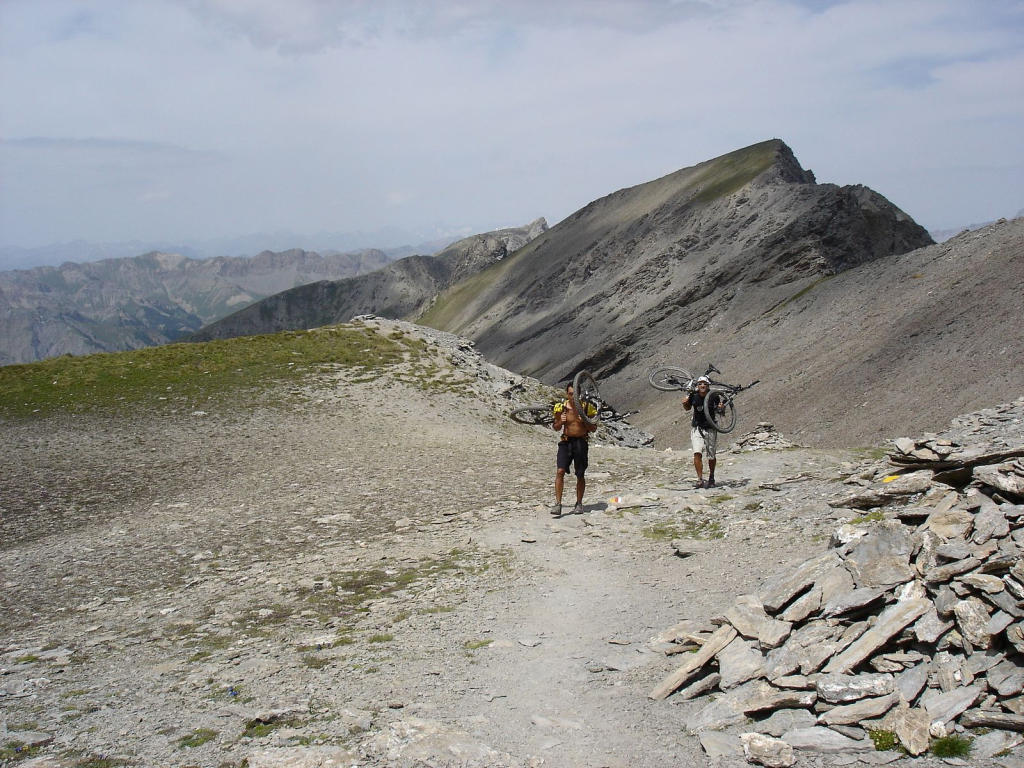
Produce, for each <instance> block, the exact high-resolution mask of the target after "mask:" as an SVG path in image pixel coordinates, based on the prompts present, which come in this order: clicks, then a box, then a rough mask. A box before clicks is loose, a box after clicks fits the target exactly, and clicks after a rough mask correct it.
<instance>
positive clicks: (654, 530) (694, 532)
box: [640, 517, 725, 541]
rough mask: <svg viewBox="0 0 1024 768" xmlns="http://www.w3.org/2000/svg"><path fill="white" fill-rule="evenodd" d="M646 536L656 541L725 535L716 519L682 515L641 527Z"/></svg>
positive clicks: (717, 537)
mask: <svg viewBox="0 0 1024 768" xmlns="http://www.w3.org/2000/svg"><path fill="white" fill-rule="evenodd" d="M640 532H641V533H642V534H643V535H644V536H645V537H646V538H648V539H654V540H656V541H671V540H672V539H720V538H722V537H723V536H725V532H724V531H723V530H722V524H721V523H719V522H718V521H716V520H711V519H708V518H701V517H683V518H680V519H677V520H663V521H660V522H657V523H654V524H653V525H649V526H647V527H645V528H642V529H641V531H640Z"/></svg>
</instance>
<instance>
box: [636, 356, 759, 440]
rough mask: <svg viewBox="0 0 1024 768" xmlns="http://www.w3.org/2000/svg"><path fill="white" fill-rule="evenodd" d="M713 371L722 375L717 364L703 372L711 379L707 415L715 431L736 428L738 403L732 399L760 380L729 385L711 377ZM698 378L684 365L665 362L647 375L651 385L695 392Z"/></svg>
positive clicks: (667, 389) (663, 389)
mask: <svg viewBox="0 0 1024 768" xmlns="http://www.w3.org/2000/svg"><path fill="white" fill-rule="evenodd" d="M712 373H717V374H719V375H721V373H722V372H721V371H720V370H718V369H717V368H715V366H714V364H712V363H708V367H707V370H705V371H704V373H703V374H702V375H703V376H707V377H708V379H709V380H710V381H711V386H710V388H709V392H708V396H707V397H705V398H704V415H705V416H706V417H707V420H708V423H710V424H711V426H712V427H713V428H714V429H715V431H717V432H732V431H733V429H734V428H735V427H736V405H735V403H734V402H733V401H734V400H735V398H736V395H738V394H739V393H740V392H743V391H744V390H747V389H750V388H751V387H752V386H754V385H755V384H757V383H758V382H760V381H761V380H760V379H755V380H754V381H752V382H750V383H749V384H747V385H746V386H744V385H740V384H727V383H726V382H724V381H718V380H716V379H712V378H711V374H712ZM697 378H698V377H697V376H694V375H693V374H692V373H690V372H689V371H688V370H686V369H685V368H678V367H676V366H674V365H663V366H660V367H658V368H654V369H653V370H651V371H650V372H649V373H648V374H647V381H649V382H650V384H651V386H652V387H654V388H655V389H658V390H661V391H662V392H674V391H681V392H693V391H694V390H695V389H696V388H697ZM713 395H714V397H712V396H713Z"/></svg>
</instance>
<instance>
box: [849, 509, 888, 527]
mask: <svg viewBox="0 0 1024 768" xmlns="http://www.w3.org/2000/svg"><path fill="white" fill-rule="evenodd" d="M884 517H885V515H883V514H882V513H881V511H880V510H875V511H874V512H868V513H867V514H866V515H861V516H860V517H855V518H853V520H851V521H850V525H861V524H863V523H877V522H878V521H879V520H882V519H883V518H884Z"/></svg>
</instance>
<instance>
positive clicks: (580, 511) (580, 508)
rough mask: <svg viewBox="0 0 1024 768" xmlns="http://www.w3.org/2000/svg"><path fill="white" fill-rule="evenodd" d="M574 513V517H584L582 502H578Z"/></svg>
mask: <svg viewBox="0 0 1024 768" xmlns="http://www.w3.org/2000/svg"><path fill="white" fill-rule="evenodd" d="M572 513H573V514H574V515H582V514H583V504H582V503H581V502H579V501H577V502H576V506H575V507H573V508H572Z"/></svg>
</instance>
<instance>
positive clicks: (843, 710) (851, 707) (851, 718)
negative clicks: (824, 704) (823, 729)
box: [818, 693, 900, 725]
mask: <svg viewBox="0 0 1024 768" xmlns="http://www.w3.org/2000/svg"><path fill="white" fill-rule="evenodd" d="M899 702H900V695H899V694H898V693H890V694H889V695H887V696H876V697H875V698H871V699H861V700H860V701H857V702H854V703H853V704H844V705H842V706H839V707H835V708H834V709H830V710H829V711H828V712H824V713H822V714H821V715H819V716H818V722H819V723H824V724H825V725H851V724H855V723H859V722H860V721H861V720H871V719H873V718H876V717H881V716H882V715H884V714H885V713H886V712H888V711H889V710H890V709H892V708H893V707H895V706H896V705H897V704H899Z"/></svg>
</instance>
